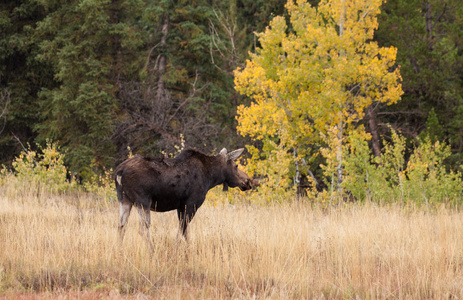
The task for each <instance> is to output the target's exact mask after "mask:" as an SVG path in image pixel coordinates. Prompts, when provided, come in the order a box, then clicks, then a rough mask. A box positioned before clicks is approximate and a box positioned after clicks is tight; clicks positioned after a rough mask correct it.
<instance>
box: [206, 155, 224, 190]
mask: <svg viewBox="0 0 463 300" xmlns="http://www.w3.org/2000/svg"><path fill="white" fill-rule="evenodd" d="M210 158H211V161H210V165H209V166H208V167H209V172H208V176H209V189H212V188H213V187H215V186H217V185H220V184H223V183H224V182H225V172H224V168H225V166H224V162H223V158H222V157H220V156H219V155H217V156H211V157H210ZM225 164H226V162H225Z"/></svg>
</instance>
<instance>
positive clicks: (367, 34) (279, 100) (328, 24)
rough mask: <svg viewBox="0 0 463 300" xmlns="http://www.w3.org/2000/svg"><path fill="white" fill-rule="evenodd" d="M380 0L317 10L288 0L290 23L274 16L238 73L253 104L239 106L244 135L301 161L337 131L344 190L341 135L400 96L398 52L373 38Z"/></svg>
mask: <svg viewBox="0 0 463 300" xmlns="http://www.w3.org/2000/svg"><path fill="white" fill-rule="evenodd" d="M382 3H383V0H321V1H320V3H319V5H318V6H317V7H316V8H315V7H312V6H311V5H310V4H309V3H308V2H307V0H297V2H293V0H289V1H288V3H287V4H286V9H287V11H288V15H289V22H290V26H288V24H287V23H286V20H285V18H284V17H283V16H277V17H275V18H274V19H273V20H272V21H271V22H270V26H269V27H267V28H266V30H265V31H264V32H263V33H258V34H257V36H258V38H259V41H260V45H261V47H260V48H258V49H257V50H256V53H252V54H251V57H250V59H249V60H248V61H247V62H246V66H245V67H244V68H242V69H237V70H236V71H235V88H236V90H237V91H239V92H240V93H241V94H244V95H247V96H248V97H250V98H251V99H252V100H253V101H252V103H251V104H250V105H249V106H243V105H242V106H240V107H238V116H237V119H238V131H239V132H240V134H242V135H248V136H250V137H251V138H254V139H256V140H260V141H262V142H263V144H264V145H266V144H269V143H271V144H274V145H276V146H274V147H273V148H272V149H273V150H272V151H282V152H285V153H293V152H294V153H298V154H299V159H300V158H303V157H310V156H311V155H313V154H314V153H312V150H311V149H312V146H311V145H314V144H315V143H319V142H320V137H321V136H322V135H324V136H326V133H327V132H328V131H329V130H330V128H335V130H336V132H337V134H338V138H337V140H339V145H338V147H337V148H336V149H333V150H334V151H336V155H335V157H336V160H337V174H336V176H337V177H338V185H337V186H340V184H339V183H340V182H341V181H342V140H343V136H345V135H346V133H347V131H348V130H349V128H351V127H352V125H353V124H356V123H357V122H358V121H359V120H361V119H362V118H363V117H364V113H365V110H366V108H367V107H368V106H369V105H371V104H372V103H373V102H383V103H387V104H393V103H395V102H397V101H398V100H399V99H400V96H401V95H402V87H401V84H400V81H401V77H400V72H399V68H398V66H397V65H396V63H395V59H396V53H397V49H396V48H395V47H379V46H378V44H377V43H376V42H373V41H372V39H373V34H374V31H375V30H376V29H377V28H378V22H377V15H378V14H379V13H380V7H381V4H382ZM254 150H255V149H254ZM251 152H252V151H251ZM263 152H264V153H262V154H260V155H258V154H257V151H254V152H252V153H254V154H255V155H253V159H254V160H253V161H251V166H253V165H254V166H257V165H259V164H262V163H264V164H265V162H262V161H257V160H259V159H261V158H262V157H264V158H265V157H268V156H269V155H270V154H269V153H265V151H263ZM294 159H296V160H297V159H298V158H295V157H293V159H292V162H294ZM255 171H261V172H263V171H265V170H264V169H263V168H262V167H261V168H256V170H255Z"/></svg>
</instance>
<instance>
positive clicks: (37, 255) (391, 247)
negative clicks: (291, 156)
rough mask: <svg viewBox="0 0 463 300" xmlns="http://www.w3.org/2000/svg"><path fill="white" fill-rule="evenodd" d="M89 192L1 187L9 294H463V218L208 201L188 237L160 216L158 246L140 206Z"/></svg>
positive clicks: (5, 292)
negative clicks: (123, 206)
mask: <svg viewBox="0 0 463 300" xmlns="http://www.w3.org/2000/svg"><path fill="white" fill-rule="evenodd" d="M118 211H119V210H118V205H117V204H116V203H107V202H102V201H96V200H94V199H92V198H91V197H89V196H86V195H84V194H76V195H74V196H72V195H67V196H47V195H45V194H39V195H37V193H33V192H31V193H27V192H21V193H18V192H17V191H16V192H14V191H11V190H8V189H5V188H4V189H3V190H2V191H1V192H0V297H3V298H22V299H52V298H61V299H75V298H77V299H95V298H96V299H126V298H129V299H148V298H150V299H151V298H155V299H443V298H446V299H450V298H452V299H455V298H456V299H458V298H463V214H462V213H460V212H458V211H456V210H451V209H445V208H441V209H436V210H433V211H427V210H425V209H413V208H400V207H394V206H387V207H378V206H374V205H348V206H343V207H338V208H335V209H331V210H324V209H322V208H320V207H318V206H316V205H311V204H310V203H304V202H301V203H290V204H274V205H266V206H265V205H250V204H238V205H228V204H226V205H218V206H215V207H213V206H212V205H210V204H209V205H207V204H206V205H205V206H204V207H201V209H200V210H199V212H198V214H197V216H196V217H195V219H194V220H193V222H192V224H191V227H190V229H191V230H190V241H189V243H186V242H185V241H183V240H180V241H179V242H177V239H176V236H177V217H176V213H175V212H170V213H163V214H160V213H152V227H151V232H152V239H153V244H154V252H152V253H149V251H148V249H147V247H146V245H145V243H144V241H143V239H142V237H141V236H140V235H139V233H138V214H137V212H136V210H134V211H132V216H131V218H130V219H129V225H128V230H127V233H126V237H125V240H124V251H123V253H122V254H121V253H120V252H119V249H118V246H117V245H118V242H117V221H118Z"/></svg>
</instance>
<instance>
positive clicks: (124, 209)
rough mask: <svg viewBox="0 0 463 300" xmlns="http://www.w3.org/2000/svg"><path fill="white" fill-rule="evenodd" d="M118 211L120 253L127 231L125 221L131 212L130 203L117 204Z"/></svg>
mask: <svg viewBox="0 0 463 300" xmlns="http://www.w3.org/2000/svg"><path fill="white" fill-rule="evenodd" d="M119 210H120V224H119V248H120V250H121V251H122V242H123V240H124V234H125V230H126V229H127V226H126V225H127V221H128V219H129V216H130V211H131V210H132V203H131V202H130V201H122V202H119Z"/></svg>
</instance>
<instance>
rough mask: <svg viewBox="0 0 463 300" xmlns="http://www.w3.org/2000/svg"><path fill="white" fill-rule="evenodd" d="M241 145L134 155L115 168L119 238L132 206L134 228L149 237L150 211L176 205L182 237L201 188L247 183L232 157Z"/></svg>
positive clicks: (202, 193) (197, 204)
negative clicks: (207, 152) (135, 220)
mask: <svg viewBox="0 0 463 300" xmlns="http://www.w3.org/2000/svg"><path fill="white" fill-rule="evenodd" d="M243 150H244V149H238V150H235V151H232V152H229V153H227V149H225V148H224V149H222V150H221V151H220V153H219V154H218V155H215V156H208V155H205V154H203V153H201V152H198V151H196V150H183V151H182V152H180V154H178V156H176V157H174V158H164V157H158V158H152V157H142V156H134V157H132V158H129V159H127V160H125V161H124V162H122V163H121V164H120V165H119V166H118V167H117V168H116V171H115V182H116V190H117V199H118V201H119V206H120V225H119V242H120V247H121V249H122V242H123V239H124V234H125V230H126V225H127V220H128V218H129V215H130V211H131V209H132V206H134V205H135V206H136V207H137V209H138V213H139V215H140V231H141V234H142V235H143V236H145V238H146V239H147V242H148V247H149V248H150V249H153V246H152V244H151V241H150V235H149V227H150V223H151V221H150V211H156V212H166V211H171V210H177V215H178V219H179V233H180V232H181V233H182V234H183V236H184V237H185V239H186V240H188V234H187V233H188V232H187V228H188V224H189V222H190V221H191V220H192V219H193V217H194V215H195V213H196V211H197V210H198V208H199V207H200V206H201V205H202V204H203V202H204V200H205V198H206V194H207V192H208V191H209V190H210V189H211V188H213V187H214V186H217V185H220V184H223V185H224V186H229V187H239V188H240V189H241V190H243V191H245V190H249V189H251V188H252V179H251V178H250V177H249V176H248V175H247V174H246V173H244V172H243V171H241V170H240V169H238V166H237V164H236V163H235V160H236V159H238V157H239V156H240V155H241V154H242V152H243Z"/></svg>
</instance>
